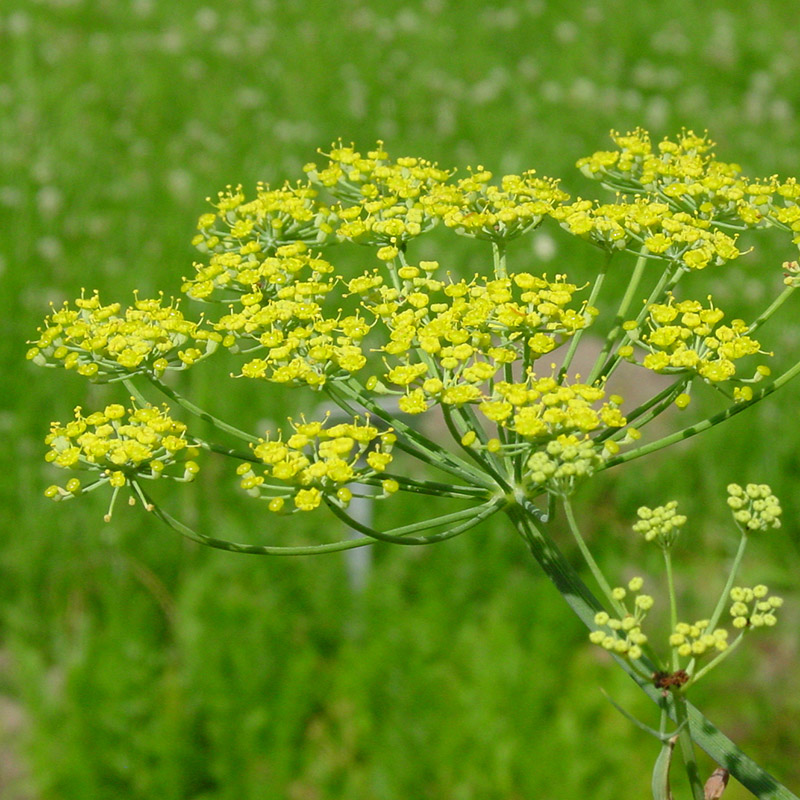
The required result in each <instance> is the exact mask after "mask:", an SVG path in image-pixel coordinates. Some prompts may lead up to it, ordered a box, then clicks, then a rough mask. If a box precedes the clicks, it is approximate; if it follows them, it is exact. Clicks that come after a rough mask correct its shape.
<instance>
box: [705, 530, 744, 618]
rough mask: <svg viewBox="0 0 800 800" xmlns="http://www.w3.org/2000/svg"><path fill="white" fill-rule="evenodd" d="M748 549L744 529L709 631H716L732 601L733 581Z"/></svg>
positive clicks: (712, 616)
mask: <svg viewBox="0 0 800 800" xmlns="http://www.w3.org/2000/svg"><path fill="white" fill-rule="evenodd" d="M746 549H747V534H746V533H745V532H744V531H742V538H741V539H740V540H739V547H738V548H737V550H736V555H735V556H734V557H733V564H732V565H731V571H730V574H729V575H728V580H727V581H726V582H725V588H724V589H723V590H722V594H720V596H719V600H718V601H717V606H716V608H715V609H714V613H713V614H712V615H711V619H710V620H709V623H708V632H709V633H714V628H716V627H717V624H718V623H719V620H720V617H721V616H722V614H723V612H724V611H725V607H726V606H727V605H728V603H729V602H730V597H731V589H732V588H733V582H734V581H735V580H736V574H737V573H738V571H739V566H740V565H741V563H742V559H743V558H744V551H745V550H746Z"/></svg>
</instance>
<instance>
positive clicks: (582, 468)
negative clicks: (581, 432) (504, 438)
mask: <svg viewBox="0 0 800 800" xmlns="http://www.w3.org/2000/svg"><path fill="white" fill-rule="evenodd" d="M608 457H609V453H608V451H606V450H604V449H603V448H602V447H598V446H597V445H596V444H595V442H594V441H593V440H592V439H591V438H590V437H589V436H583V437H579V436H576V435H575V434H569V435H565V434H563V433H562V434H559V435H558V436H556V437H555V438H554V439H551V440H550V441H549V442H547V444H546V445H544V447H543V448H542V449H537V450H536V451H535V452H534V453H533V455H531V457H530V458H529V459H528V461H527V463H526V472H525V473H524V474H523V485H525V486H526V487H528V488H529V489H530V490H531V494H534V495H535V494H538V493H539V492H540V491H542V490H543V489H544V490H545V491H547V492H550V493H551V494H555V495H559V496H569V495H571V494H572V493H573V492H574V491H575V487H576V485H577V484H578V483H579V482H581V481H583V480H585V479H586V478H589V477H591V476H592V475H593V474H594V473H595V472H597V470H599V469H601V468H602V467H603V465H604V464H605V461H606V459H607V458H608Z"/></svg>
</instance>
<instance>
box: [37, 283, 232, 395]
mask: <svg viewBox="0 0 800 800" xmlns="http://www.w3.org/2000/svg"><path fill="white" fill-rule="evenodd" d="M120 310H121V306H120V304H119V303H112V304H110V305H107V306H104V305H102V304H101V302H100V297H99V295H98V294H97V292H95V293H94V294H93V295H92V296H91V297H83V296H82V297H80V298H78V299H77V300H76V301H75V304H74V307H73V306H71V305H70V304H69V303H64V305H63V307H62V308H60V309H58V310H56V309H54V310H53V313H52V314H51V315H50V316H49V317H47V318H46V319H45V321H44V328H40V329H39V338H38V339H37V340H36V341H34V342H31V344H33V345H34V346H33V347H32V348H31V349H30V350H28V353H27V357H28V359H30V360H32V361H33V362H34V363H35V364H39V365H40V366H49V367H53V366H60V367H64V368H66V369H74V370H75V371H76V372H77V373H78V374H79V375H83V376H84V377H87V378H92V379H94V380H108V379H109V378H113V377H116V376H119V375H128V374H132V373H137V372H146V373H148V374H150V375H155V376H157V377H158V376H160V375H162V374H163V373H164V372H165V371H167V370H182V369H186V368H187V367H189V366H191V365H192V364H195V363H196V362H198V361H201V360H202V359H204V358H207V357H208V356H209V355H211V354H212V353H213V352H214V351H215V350H216V349H217V346H218V344H219V342H220V341H221V340H222V336H221V334H219V333H217V332H216V331H210V330H207V329H206V328H204V327H202V323H198V322H192V321H190V320H187V319H184V317H183V314H182V313H181V311H180V309H179V308H178V306H177V303H176V302H174V301H173V302H171V303H170V304H169V305H163V297H159V298H158V299H153V300H140V299H139V297H138V296H137V297H136V299H135V302H134V304H133V306H131V307H129V308H126V309H125V311H124V312H122V313H120Z"/></svg>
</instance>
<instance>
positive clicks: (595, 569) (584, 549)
mask: <svg viewBox="0 0 800 800" xmlns="http://www.w3.org/2000/svg"><path fill="white" fill-rule="evenodd" d="M562 503H563V505H564V513H565V514H566V517H567V524H568V525H569V529H570V532H571V533H572V536H573V538H574V539H575V542H576V543H577V545H578V549H579V550H580V551H581V555H582V556H583V560H584V561H585V562H586V564H587V566H588V567H589V569H590V570H591V573H592V575H594V579H595V581H597V585H598V586H599V587H600V589H601V590H602V592H603V594H604V595H605V596H606V599H607V600H608V603H609V605H610V606H611V607H612V608H613V609H614V611H615V612H616V613H617V615H618V616H619V618H620V619H622V618H623V617H624V616H625V607H624V606H623V605H622V604H621V603H620V602H619V601H617V600H615V599H614V597H613V595H612V594H611V586H610V585H609V583H608V581H607V580H606V578H605V575H603V572H602V570H601V569H600V567H599V566H598V564H597V562H596V561H595V560H594V556H593V555H592V553H591V551H590V550H589V547H588V546H587V544H586V540H585V539H584V538H583V536H582V535H581V532H580V529H579V528H578V523H577V522H576V521H575V514H574V512H573V510H572V503H571V502H570V500H569V497H566V496H564V497H563V498H562Z"/></svg>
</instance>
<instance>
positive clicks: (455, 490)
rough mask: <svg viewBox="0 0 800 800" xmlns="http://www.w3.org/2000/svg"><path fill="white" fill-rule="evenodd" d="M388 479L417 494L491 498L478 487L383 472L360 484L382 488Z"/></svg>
mask: <svg viewBox="0 0 800 800" xmlns="http://www.w3.org/2000/svg"><path fill="white" fill-rule="evenodd" d="M386 479H390V480H393V481H397V483H398V484H399V486H400V490H401V491H404V492H412V493H416V494H428V495H436V496H437V497H461V498H464V497H475V498H478V499H484V500H485V499H487V498H488V497H489V496H490V494H489V492H488V491H487V490H486V489H483V488H480V487H477V486H458V485H456V484H453V483H441V482H439V481H421V480H414V479H413V478H406V477H404V476H403V475H395V474H393V473H390V472H382V473H381V474H380V475H375V476H373V477H371V478H364V479H362V480H361V481H360V483H363V484H366V485H367V486H380V485H381V483H383V481H385V480H386Z"/></svg>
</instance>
